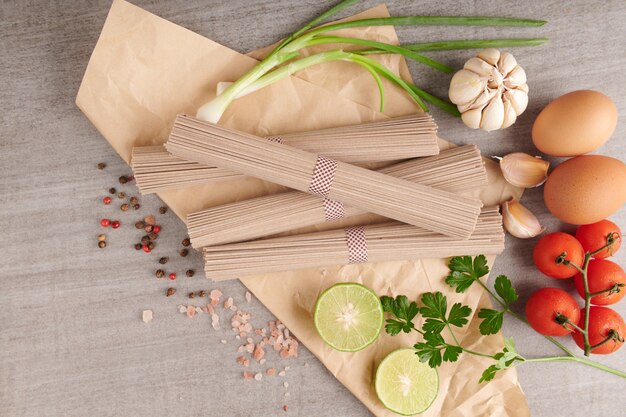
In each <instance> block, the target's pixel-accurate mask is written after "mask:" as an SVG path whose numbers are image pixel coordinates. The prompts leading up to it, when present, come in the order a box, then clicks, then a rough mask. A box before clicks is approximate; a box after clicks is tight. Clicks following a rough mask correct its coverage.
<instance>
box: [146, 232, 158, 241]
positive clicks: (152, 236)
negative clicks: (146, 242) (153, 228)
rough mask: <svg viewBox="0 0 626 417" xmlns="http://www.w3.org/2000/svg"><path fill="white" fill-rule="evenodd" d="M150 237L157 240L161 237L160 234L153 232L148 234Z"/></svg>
mask: <svg viewBox="0 0 626 417" xmlns="http://www.w3.org/2000/svg"><path fill="white" fill-rule="evenodd" d="M148 237H149V238H150V240H157V238H158V237H159V235H158V234H156V233H154V232H152V233H150V234H149V235H148Z"/></svg>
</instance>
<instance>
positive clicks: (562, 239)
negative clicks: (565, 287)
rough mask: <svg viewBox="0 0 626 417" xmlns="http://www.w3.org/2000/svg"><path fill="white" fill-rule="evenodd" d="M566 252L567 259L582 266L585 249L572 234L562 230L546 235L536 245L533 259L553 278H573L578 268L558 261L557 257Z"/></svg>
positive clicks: (538, 266)
mask: <svg viewBox="0 0 626 417" xmlns="http://www.w3.org/2000/svg"><path fill="white" fill-rule="evenodd" d="M562 253H565V259H566V260H568V261H570V262H573V263H575V264H576V265H578V266H582V264H583V258H584V256H585V251H584V250H583V247H582V245H581V244H580V242H579V241H577V240H576V238H575V237H574V236H572V235H569V234H567V233H562V232H556V233H550V234H549V235H545V236H544V237H542V238H541V239H539V242H537V244H536V245H535V250H534V251H533V260H534V261H535V265H537V268H538V269H539V270H540V271H541V272H543V273H544V274H545V275H547V276H549V277H552V278H559V279H563V278H571V277H573V276H574V275H576V272H578V271H577V270H576V268H574V267H573V266H571V265H564V264H562V263H557V262H556V259H557V258H558V257H559V256H560V255H561V254H562Z"/></svg>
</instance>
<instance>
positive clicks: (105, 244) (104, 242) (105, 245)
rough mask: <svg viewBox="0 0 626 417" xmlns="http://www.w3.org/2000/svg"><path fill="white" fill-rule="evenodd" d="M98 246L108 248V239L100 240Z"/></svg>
mask: <svg viewBox="0 0 626 417" xmlns="http://www.w3.org/2000/svg"><path fill="white" fill-rule="evenodd" d="M98 247H99V248H100V249H102V248H106V247H107V243H106V241H104V240H101V241H99V242H98Z"/></svg>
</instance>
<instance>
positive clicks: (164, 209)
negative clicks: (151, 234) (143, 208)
mask: <svg viewBox="0 0 626 417" xmlns="http://www.w3.org/2000/svg"><path fill="white" fill-rule="evenodd" d="M165 213H167V207H165V206H162V207H159V214H165Z"/></svg>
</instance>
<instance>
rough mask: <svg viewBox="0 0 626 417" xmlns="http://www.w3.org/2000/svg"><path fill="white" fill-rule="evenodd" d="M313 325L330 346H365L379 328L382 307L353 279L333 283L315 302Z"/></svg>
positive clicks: (346, 348)
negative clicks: (346, 281) (348, 281)
mask: <svg viewBox="0 0 626 417" xmlns="http://www.w3.org/2000/svg"><path fill="white" fill-rule="evenodd" d="M313 321H314V322H315V328H316V329H317V332H318V333H319V335H320V337H321V338H322V340H324V342H326V344H327V345H329V346H330V347H332V348H333V349H337V350H340V351H343V352H356V351H358V350H361V349H364V348H366V347H367V346H369V345H370V344H371V343H372V342H374V340H376V338H377V337H378V335H379V334H380V330H381V329H382V328H383V307H382V305H381V304H380V300H379V299H378V296H377V295H376V294H375V293H374V291H372V290H370V289H369V288H367V287H365V286H363V285H361V284H355V283H341V284H335V285H333V286H332V287H330V288H328V289H327V290H326V291H324V292H323V293H322V294H321V295H320V296H319V298H318V299H317V303H316V304H315V312H314V313H313Z"/></svg>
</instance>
